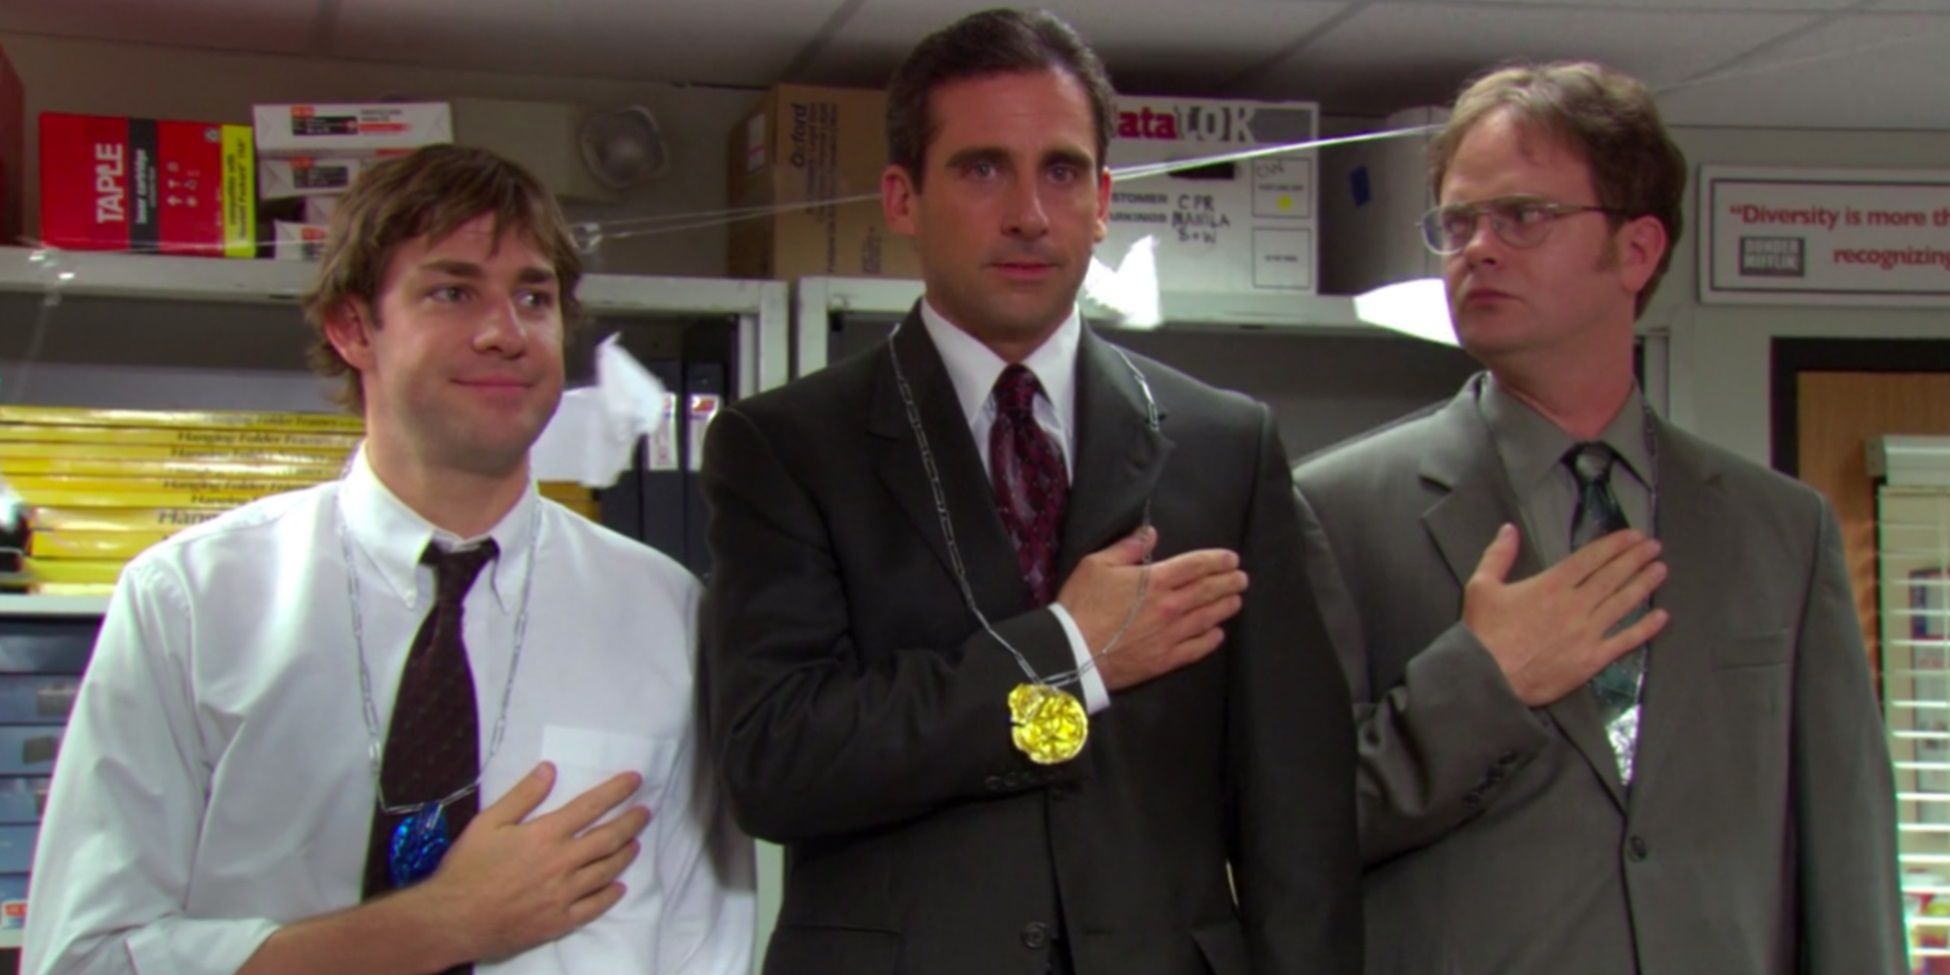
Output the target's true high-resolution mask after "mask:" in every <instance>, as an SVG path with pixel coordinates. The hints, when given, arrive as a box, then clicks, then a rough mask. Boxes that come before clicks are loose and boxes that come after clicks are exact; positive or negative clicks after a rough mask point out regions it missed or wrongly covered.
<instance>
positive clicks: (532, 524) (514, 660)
mask: <svg viewBox="0 0 1950 975" xmlns="http://www.w3.org/2000/svg"><path fill="white" fill-rule="evenodd" d="M338 503H339V505H340V506H339V507H338V508H337V509H336V511H337V515H338V536H339V550H340V551H341V553H343V555H344V557H345V598H346V601H347V602H348V603H350V604H351V606H352V646H353V650H354V652H356V653H357V654H358V657H359V698H360V701H361V703H363V704H364V706H365V707H364V714H365V719H366V741H367V749H366V752H367V757H368V759H369V760H370V761H371V764H372V788H373V795H374V797H375V798H376V800H377V801H378V803H379V810H380V811H381V812H383V813H385V814H386V815H388V816H404V815H407V814H409V813H412V812H415V811H416V810H419V809H421V808H423V807H426V806H434V807H439V808H444V807H446V805H447V804H448V803H451V802H453V801H454V800H456V799H459V798H461V797H463V796H465V795H467V794H468V793H470V792H473V791H474V790H476V789H478V788H480V787H481V776H482V775H484V774H486V771H487V766H488V763H489V762H491V761H493V760H494V756H495V753H496V752H499V751H500V750H501V738H502V735H503V734H504V733H505V732H506V731H507V729H508V699H509V698H510V697H511V696H512V695H513V693H514V689H515V672H516V670H517V669H519V668H520V667H521V648H522V644H523V643H525V642H526V641H527V636H528V594H529V592H530V591H531V589H532V587H533V585H534V582H535V561H536V559H537V558H539V557H540V555H541V541H542V504H541V499H539V498H536V499H533V500H532V501H531V503H532V504H533V506H534V507H533V514H532V515H531V517H530V518H529V530H528V567H527V569H525V570H524V571H523V572H522V575H521V602H520V603H519V604H518V606H517V609H516V611H515V633H514V650H513V652H512V653H510V654H509V657H508V679H507V680H506V681H505V682H503V683H502V685H501V708H500V712H499V713H498V714H497V715H496V716H495V718H494V732H493V734H492V735H490V736H489V738H488V751H487V757H486V758H484V759H482V760H481V766H480V771H478V772H476V773H474V781H472V782H469V783H467V784H466V785H464V786H462V787H461V788H459V789H456V790H455V791H454V792H452V793H451V794H449V795H447V796H445V797H443V798H440V799H436V800H430V801H427V802H415V803H408V804H406V805H392V804H389V803H387V802H386V788H385V785H384V783H383V780H382V773H381V766H382V757H381V753H382V749H383V747H384V743H383V740H382V739H381V738H380V734H379V705H378V704H377V702H375V701H374V700H373V697H372V670H371V668H370V667H369V666H368V665H367V664H366V632H365V630H366V627H365V616H364V614H363V613H361V612H360V610H359V566H358V563H357V562H356V561H355V560H354V557H353V550H352V531H351V529H350V527H349V526H347V524H346V520H345V509H344V507H343V504H344V497H343V495H341V496H340V497H339V499H338ZM504 554H505V553H504ZM497 558H498V556H497Z"/></svg>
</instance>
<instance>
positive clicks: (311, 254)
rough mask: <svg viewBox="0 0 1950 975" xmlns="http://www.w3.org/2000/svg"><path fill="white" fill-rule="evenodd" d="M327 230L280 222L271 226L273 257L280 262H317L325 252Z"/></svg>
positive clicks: (308, 225) (286, 221)
mask: <svg viewBox="0 0 1950 975" xmlns="http://www.w3.org/2000/svg"><path fill="white" fill-rule="evenodd" d="M325 234H326V228H325V227H324V226H322V225H320V224H315V223H293V222H291V221H289V220H278V221H274V222H273V223H272V224H271V247H272V255H271V256H273V257H275V258H277V259H278V260H280V261H316V260H318V258H319V256H320V255H322V254H323V253H324V252H325Z"/></svg>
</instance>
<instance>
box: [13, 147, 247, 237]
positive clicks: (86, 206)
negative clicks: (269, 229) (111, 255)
mask: <svg viewBox="0 0 1950 975" xmlns="http://www.w3.org/2000/svg"><path fill="white" fill-rule="evenodd" d="M255 188H256V187H255V180H254V179H253V178H252V156H251V130H250V129H249V128H248V127H246V126H242V125H225V124H223V123H220V122H182V121H157V120H155V119H137V118H123V117H120V116H105V115H67V114H62V113H57V112H44V113H42V114H41V237H42V238H43V239H45V240H46V241H47V242H48V243H49V244H52V245H54V246H56V247H67V248H72V249H75V250H134V251H142V252H148V253H163V254H193V255H201V256H207V257H254V256H256V247H255V245H254V243H253V242H252V236H253V234H252V231H253V229H254V227H255V221H256V216H255V198H256V193H255Z"/></svg>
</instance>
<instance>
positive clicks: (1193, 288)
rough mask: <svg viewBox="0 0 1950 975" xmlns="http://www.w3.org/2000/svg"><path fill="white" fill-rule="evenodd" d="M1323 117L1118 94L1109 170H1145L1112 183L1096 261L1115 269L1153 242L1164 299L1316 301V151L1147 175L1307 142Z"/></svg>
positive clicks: (1311, 109) (1304, 109)
mask: <svg viewBox="0 0 1950 975" xmlns="http://www.w3.org/2000/svg"><path fill="white" fill-rule="evenodd" d="M1319 117H1320V113H1319V109H1318V107H1317V106H1316V105H1315V104H1314V103H1312V102H1261V101H1242V100H1234V99H1211V98H1147V97H1138V96H1120V97H1119V98H1118V102H1117V124H1116V129H1115V136H1114V137H1113V138H1112V140H1111V144H1110V151H1109V153H1108V157H1109V158H1108V162H1109V164H1110V166H1111V167H1112V169H1113V170H1114V171H1123V170H1127V169H1130V168H1132V167H1138V168H1139V170H1140V172H1139V173H1137V174H1131V175H1126V176H1123V177H1121V178H1119V179H1118V180H1117V181H1116V182H1114V183H1113V184H1112V186H1111V205H1110V229H1109V233H1108V235H1107V236H1106V237H1105V239H1104V241H1103V243H1101V244H1099V245H1098V247H1097V259H1098V260H1100V261H1103V262H1104V263H1105V264H1108V265H1110V266H1111V267H1113V268H1115V267H1117V266H1119V264H1121V263H1122V261H1123V260H1124V256H1125V254H1127V253H1128V252H1129V251H1130V249H1131V247H1132V245H1134V244H1136V243H1137V242H1138V241H1139V240H1141V239H1143V238H1145V237H1147V236H1149V237H1152V238H1155V239H1156V240H1157V242H1158V245H1157V262H1158V284H1159V288H1160V290H1164V291H1171V292H1204V293H1218V294H1238V293H1263V292H1283V293H1293V294H1312V293H1314V292H1315V291H1317V290H1318V282H1317V279H1316V275H1315V269H1316V266H1317V263H1316V262H1317V257H1316V253H1317V247H1318V237H1319V233H1318V231H1319V222H1318V219H1317V214H1316V207H1315V203H1316V198H1317V189H1316V186H1315V178H1314V176H1315V166H1316V162H1315V153H1314V151H1313V150H1310V149H1307V150H1296V151H1285V152H1281V151H1274V152H1269V153H1267V154H1265V155H1261V156H1256V157H1253V158H1249V159H1235V160H1222V161H1217V162H1212V163H1209V164H1206V165H1200V166H1194V167H1191V168H1186V169H1182V170H1179V171H1176V172H1170V173H1164V174H1157V175H1146V174H1144V173H1143V170H1148V169H1150V168H1151V167H1153V166H1160V165H1162V164H1170V163H1182V162H1187V161H1193V160H1199V159H1207V158H1211V157H1219V156H1224V155H1226V154H1232V153H1240V152H1244V151H1250V150H1258V149H1269V148H1270V149H1277V147H1280V146H1288V145H1294V144H1298V143H1305V142H1311V141H1312V140H1313V139H1314V138H1315V134H1316V132H1317V131H1318V129H1319Z"/></svg>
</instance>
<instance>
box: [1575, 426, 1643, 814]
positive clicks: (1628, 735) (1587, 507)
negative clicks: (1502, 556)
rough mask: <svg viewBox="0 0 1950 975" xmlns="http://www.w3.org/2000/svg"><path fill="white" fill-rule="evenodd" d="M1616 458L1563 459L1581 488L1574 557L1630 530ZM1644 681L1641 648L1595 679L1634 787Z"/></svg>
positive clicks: (1580, 449)
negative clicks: (1617, 487) (1615, 478)
mask: <svg viewBox="0 0 1950 975" xmlns="http://www.w3.org/2000/svg"><path fill="white" fill-rule="evenodd" d="M1617 459H1618V458H1617V455H1616V454H1614V453H1612V449H1611V448H1610V447H1607V446H1605V445H1604V444H1602V443H1596V442H1588V443H1581V444H1578V445H1576V446H1574V447H1572V448H1571V449H1570V451H1569V452H1567V453H1566V454H1565V455H1564V463H1565V464H1566V465H1567V466H1569V467H1570V468H1571V476H1572V478H1574V479H1576V481H1577V484H1578V506H1577V510H1576V511H1574V512H1573V513H1572V515H1571V551H1573V552H1575V551H1577V550H1578V549H1581V548H1583V547H1584V546H1585V545H1587V544H1589V543H1591V542H1593V541H1596V540H1597V539H1600V538H1603V537H1604V536H1606V535H1609V534H1611V533H1612V532H1615V531H1619V530H1621V529H1623V528H1625V527H1626V525H1627V522H1626V520H1625V511H1624V509H1622V508H1620V507H1619V505H1618V497H1617V496H1616V495H1614V494H1612V490H1611V471H1612V465H1613V464H1614V463H1615V462H1616V461H1617ZM1644 613H1645V607H1643V606H1641V607H1639V608H1638V609H1635V610H1633V611H1632V612H1631V613H1629V614H1627V615H1626V617H1625V619H1623V620H1621V621H1620V622H1619V624H1618V626H1616V627H1614V628H1613V630H1614V631H1616V630H1618V629H1623V628H1624V627H1626V626H1630V625H1631V624H1632V623H1633V622H1634V621H1635V620H1637V619H1638V618H1639V617H1640V616H1642V615H1644ZM1644 678H1645V647H1643V646H1639V647H1636V648H1634V649H1632V650H1631V651H1629V652H1627V653H1626V654H1625V655H1624V656H1622V657H1619V658H1618V659H1617V660H1614V661H1612V662H1611V663H1609V664H1606V665H1605V669H1603V670H1601V671H1599V672H1598V675H1597V676H1596V677H1593V678H1591V693H1592V695H1593V696H1594V697H1596V698H1597V699H1598V715H1599V717H1600V718H1601V719H1602V720H1603V721H1604V723H1605V737H1606V738H1608V739H1610V740H1611V747H1612V753H1613V754H1614V755H1616V756H1617V758H1618V777H1619V781H1621V782H1623V783H1625V784H1626V785H1630V784H1631V782H1632V757H1633V754H1634V752H1635V751H1636V750H1637V747H1638V732H1639V689H1640V687H1641V686H1642V685H1643V682H1644Z"/></svg>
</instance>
